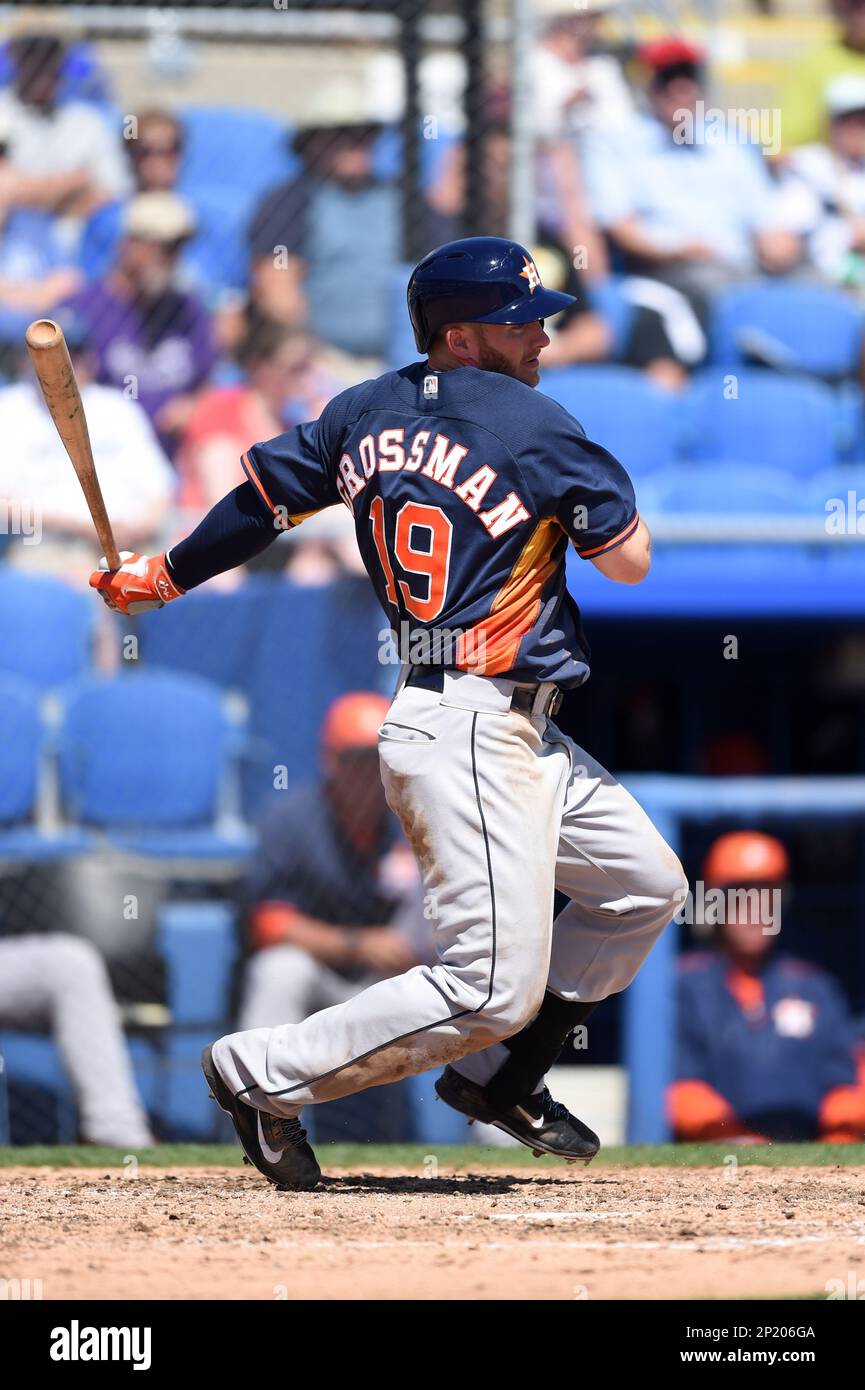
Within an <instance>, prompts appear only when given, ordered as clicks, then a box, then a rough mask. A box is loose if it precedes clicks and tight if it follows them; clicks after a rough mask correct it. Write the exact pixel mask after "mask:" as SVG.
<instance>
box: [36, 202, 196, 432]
mask: <svg viewBox="0 0 865 1390" xmlns="http://www.w3.org/2000/svg"><path fill="white" fill-rule="evenodd" d="M194 230H195V218H194V215H193V212H192V210H191V208H190V207H189V206H188V204H187V203H185V202H184V201H183V199H182V198H180V197H178V196H177V194H175V193H169V192H149V193H139V194H137V195H136V197H134V198H133V199H132V201H131V202H130V204H129V206H128V209H127V211H126V218H125V224H124V235H123V238H122V240H121V242H120V244H119V246H118V249H117V259H116V263H115V265H114V268H113V269H112V270H110V271H109V272H108V274H107V275H105V276H104V277H103V278H102V279H101V280H97V281H95V282H94V283H93V284H90V285H87V286H86V287H85V288H84V289H83V290H81V291H80V292H79V293H78V294H77V295H75V296H74V297H73V298H72V299H70V300H68V301H67V305H66V307H67V308H68V309H69V310H70V311H71V312H72V313H74V314H75V316H76V317H78V318H81V319H83V320H84V322H85V323H86V325H87V327H88V330H89V343H90V350H91V351H92V353H93V354H94V355H95V358H96V361H97V376H96V379H97V380H98V381H100V382H103V383H105V384H106V385H111V386H116V387H118V388H119V389H120V390H122V391H123V392H124V394H125V395H126V396H127V397H131V398H132V399H134V400H138V401H140V403H141V405H142V406H143V407H144V409H145V410H146V411H147V413H148V415H149V416H150V418H151V420H152V421H153V424H154V425H155V427H156V430H157V433H158V434H159V436H160V439H161V441H162V443H163V445H164V447H165V448H166V449H168V450H169V452H171V451H172V450H173V448H174V446H175V444H176V442H177V440H178V437H179V435H180V433H181V432H182V430H183V428H184V427H185V425H186V423H187V421H188V419H189V417H190V415H191V413H192V410H193V409H194V406H195V402H196V395H197V392H198V390H199V388H200V387H202V386H203V385H204V383H205V382H206V380H207V377H208V375H209V373H210V370H211V368H212V366H213V364H214V361H215V358H216V347H215V344H214V341H213V332H212V325H211V321H210V317H209V315H208V313H207V312H206V310H205V309H204V306H203V305H202V304H201V303H200V301H199V300H198V299H197V298H196V297H195V296H194V295H192V294H187V293H184V292H182V291H181V290H179V289H177V288H175V285H176V267H177V261H178V257H179V255H180V252H181V250H182V248H183V245H184V243H185V242H186V240H187V239H188V238H189V237H190V236H191V235H192V234H193V233H194ZM60 316H61V318H62V310H61V311H60Z"/></svg>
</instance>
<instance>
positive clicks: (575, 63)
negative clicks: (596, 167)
mask: <svg viewBox="0 0 865 1390" xmlns="http://www.w3.org/2000/svg"><path fill="white" fill-rule="evenodd" d="M617 4H618V0H584V3H582V4H580V5H579V6H574V4H573V3H570V4H569V3H568V0H541V4H540V15H541V25H542V27H541V36H540V40H539V42H538V44H537V45H536V47H535V49H534V52H533V53H532V84H533V90H532V99H533V115H534V130H535V136H536V138H537V141H538V209H539V215H540V220H541V221H542V222H543V223H545V224H546V226H547V227H548V228H549V229H550V230H552V231H554V233H555V235H556V239H557V240H558V241H560V242H561V243H562V245H563V246H565V247H571V248H573V250H572V251H571V252H570V254H571V255H573V254H574V251H575V250H576V248H577V247H584V248H585V252H586V259H585V267H586V272H587V273H588V274H589V275H590V276H592V277H596V276H601V275H604V274H605V273H606V271H607V270H608V260H607V253H606V247H605V246H604V242H603V239H602V238H600V237H599V236H598V234H597V230H596V229H595V228H594V227H593V226H592V225H591V218H590V216H589V214H588V211H587V208H586V192H585V186H584V178H583V172H582V146H583V139H584V137H585V135H586V134H587V133H588V132H590V131H603V132H605V133H607V134H610V133H613V132H615V131H617V130H625V129H626V128H627V126H628V125H629V123H630V121H631V120H632V118H633V116H634V103H633V99H632V97H631V93H630V90H629V88H628V85H627V83H626V82H625V78H624V75H623V73H622V70H621V67H620V66H619V63H618V61H617V60H616V59H615V58H614V57H612V55H610V54H608V53H598V52H596V51H594V50H595V48H596V45H597V36H598V26H599V24H600V21H601V19H602V18H603V15H604V13H605V11H607V10H610V9H612V8H614V7H615V6H616V5H617Z"/></svg>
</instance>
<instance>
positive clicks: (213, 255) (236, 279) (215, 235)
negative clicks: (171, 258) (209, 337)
mask: <svg viewBox="0 0 865 1390" xmlns="http://www.w3.org/2000/svg"><path fill="white" fill-rule="evenodd" d="M190 201H191V202H192V204H193V206H194V208H195V215H196V219H197V222H198V230H197V231H196V234H195V236H194V237H193V238H192V240H191V241H190V242H189V244H188V245H187V246H186V247H185V248H184V252H183V259H182V261H181V269H182V272H183V275H184V279H185V280H187V281H188V282H189V283H190V284H191V285H192V287H193V288H194V289H195V290H196V291H197V292H198V293H199V294H200V295H201V297H202V298H203V299H205V300H206V301H210V300H211V299H212V297H213V292H214V291H217V290H219V289H223V288H225V287H228V288H231V289H244V290H245V289H246V285H247V281H248V279H249V255H248V251H247V240H246V237H247V227H248V224H249V213H250V208H249V204H248V203H247V202H246V201H245V200H243V199H240V198H238V196H237V193H236V192H235V190H234V189H231V188H207V187H203V188H198V189H196V191H195V194H194V196H193V198H192V199H191V200H190Z"/></svg>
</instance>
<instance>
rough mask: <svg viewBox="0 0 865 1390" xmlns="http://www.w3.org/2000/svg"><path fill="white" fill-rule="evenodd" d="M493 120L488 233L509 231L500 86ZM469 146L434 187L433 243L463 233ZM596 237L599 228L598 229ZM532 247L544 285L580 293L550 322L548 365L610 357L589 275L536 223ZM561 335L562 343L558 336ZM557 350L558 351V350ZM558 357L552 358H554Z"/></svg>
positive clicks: (486, 176) (486, 166) (508, 163)
mask: <svg viewBox="0 0 865 1390" xmlns="http://www.w3.org/2000/svg"><path fill="white" fill-rule="evenodd" d="M488 110H489V116H490V119H489V120H488V122H487V123H485V126H484V135H483V151H482V164H481V169H482V177H483V185H484V212H485V218H484V226H485V228H486V230H487V232H488V234H489V235H490V236H507V235H508V234H509V223H510V178H511V173H512V169H513V163H512V159H511V134H510V123H509V120H508V104H507V94H506V93H505V92H504V91H500V92H498V93H497V94H496V96H495V99H494V101H492V102H491V103H490V105H489V108H488ZM465 153H466V152H465V146H464V145H458V146H456V147H455V148H454V151H453V155H452V158H451V160H450V161H449V162H448V165H447V167H446V168H445V169H444V170H443V172H442V177H441V179H440V180H439V182H438V184H437V185H436V187H435V188H433V189H432V190H431V192H430V211H429V214H428V226H429V241H430V245H433V246H441V245H443V244H444V242H446V241H453V240H455V239H456V238H458V237H460V236H461V235H462V227H461V218H460V212H461V209H462V207H463V204H464V201H465V180H466V157H465ZM595 236H596V237H597V233H595ZM531 249H532V252H533V254H534V255H535V259H536V261H537V262H538V264H539V266H540V272H541V277H542V279H543V281H544V284H546V285H549V287H550V288H551V289H557V290H564V291H565V292H566V293H567V294H572V295H574V296H575V297H576V300H577V302H576V304H574V305H573V306H572V307H571V309H569V310H568V311H566V315H567V317H566V320H565V322H563V323H561V324H555V325H553V324H552V323H551V324H550V325H548V331H550V334H551V336H552V338H553V342H552V344H551V346H550V347H549V348H547V350H546V351H545V353H544V364H545V366H559V365H562V364H564V363H566V362H593V361H598V360H600V359H603V358H605V357H607V356H608V355H609V353H610V351H611V349H612V333H611V332H610V329H609V328H608V326H607V324H606V323H605V322H604V320H603V319H602V318H601V316H600V314H596V313H594V312H593V311H592V310H591V309H590V308H589V306H588V303H587V294H586V291H587V286H586V283H585V278H584V276H583V275H582V274H581V272H580V271H579V270H578V269H577V268H576V266H575V264H574V258H573V257H572V256H570V255H568V254H567V253H566V252H565V251H564V249H563V247H562V246H560V245H559V244H558V242H557V240H556V238H555V236H554V234H553V233H552V232H550V231H549V230H548V229H547V228H546V227H545V226H543V225H541V226H540V227H539V228H538V234H537V238H536V240H535V242H534V244H533V246H532V248H531ZM560 338H561V339H562V342H561V344H559V339H560ZM557 349H558V351H557ZM553 359H554V360H553Z"/></svg>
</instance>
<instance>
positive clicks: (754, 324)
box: [709, 280, 863, 378]
mask: <svg viewBox="0 0 865 1390" xmlns="http://www.w3.org/2000/svg"><path fill="white" fill-rule="evenodd" d="M862 329H863V315H862V310H861V309H860V308H859V307H858V306H857V304H856V303H855V302H854V301H853V300H852V299H851V298H850V297H849V296H848V295H846V294H843V293H842V292H841V291H840V290H835V289H831V288H829V287H827V286H823V285H815V284H797V283H796V282H795V281H789V280H783V281H775V280H758V281H755V282H753V283H751V284H747V285H739V286H736V287H734V288H732V289H729V290H726V291H725V292H724V293H722V294H720V295H719V296H718V298H717V299H716V301H715V303H714V306H713V310H712V318H711V324H710V330H709V354H710V361H712V362H714V363H717V364H718V365H719V366H725V367H726V366H730V367H736V366H742V365H744V364H745V363H746V362H747V361H749V360H752V358H751V352H749V345H751V347H752V350H753V349H757V350H759V351H760V353H761V357H762V354H763V353H765V354H766V356H767V358H768V361H769V363H770V365H772V364H774V363H776V362H777V365H778V366H786V367H788V368H789V369H791V370H794V371H800V372H812V373H814V375H816V376H824V377H829V378H840V377H844V376H851V375H853V374H854V373H856V371H857V369H858V364H859V356H860V353H861V350H862Z"/></svg>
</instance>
